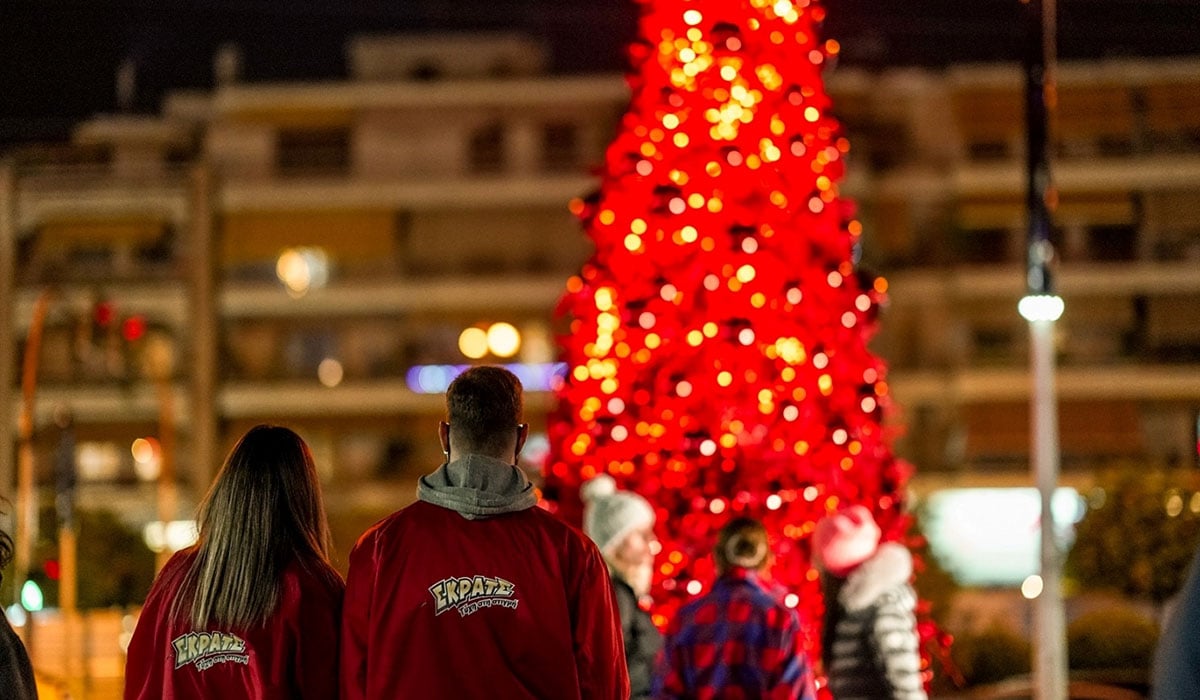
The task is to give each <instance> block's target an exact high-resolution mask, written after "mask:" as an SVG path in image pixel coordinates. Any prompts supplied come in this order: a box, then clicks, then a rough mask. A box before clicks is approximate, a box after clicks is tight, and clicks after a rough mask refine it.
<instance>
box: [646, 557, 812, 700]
mask: <svg viewBox="0 0 1200 700" xmlns="http://www.w3.org/2000/svg"><path fill="white" fill-rule="evenodd" d="M799 635H800V618H799V617H798V616H797V615H796V611H794V610H791V609H789V608H787V607H785V606H784V605H783V604H781V603H780V602H779V601H777V600H776V599H775V598H774V597H773V596H772V595H771V594H770V593H769V592H768V591H767V590H766V589H765V588H763V586H762V584H761V583H759V581H758V578H757V577H756V576H755V575H754V573H752V572H750V571H747V570H746V569H738V568H735V569H733V570H732V571H729V572H727V573H726V574H725V575H724V576H722V577H721V578H719V579H717V581H716V582H715V583H714V584H713V588H712V590H711V591H709V592H708V594H707V595H704V596H703V597H701V598H698V599H696V600H694V601H692V602H690V603H688V604H687V605H685V606H683V608H681V609H680V610H679V613H678V614H677V615H676V616H675V619H674V620H673V621H672V622H671V625H670V627H669V628H668V630H667V642H666V648H665V649H664V650H663V656H662V657H661V662H660V668H659V672H658V673H657V674H656V678H655V681H654V697H655V698H660V699H662V700H666V699H668V698H688V699H689V700H718V699H720V700H734V699H738V700H743V699H744V700H750V699H751V698H761V699H763V700H816V697H817V693H816V690H815V688H814V684H813V673H812V668H811V667H810V666H809V664H808V659H807V657H806V656H805V655H804V652H803V650H802V649H801V648H800V646H799Z"/></svg>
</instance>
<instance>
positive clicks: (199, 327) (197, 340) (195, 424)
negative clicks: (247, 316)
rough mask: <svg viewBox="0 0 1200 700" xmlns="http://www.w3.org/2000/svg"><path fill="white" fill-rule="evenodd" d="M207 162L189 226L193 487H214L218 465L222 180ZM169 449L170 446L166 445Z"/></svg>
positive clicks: (196, 178)
mask: <svg viewBox="0 0 1200 700" xmlns="http://www.w3.org/2000/svg"><path fill="white" fill-rule="evenodd" d="M214 180H215V177H214V175H213V174H212V172H211V171H210V170H209V166H208V165H207V164H206V163H201V164H199V165H197V166H196V167H195V168H193V169H192V172H191V177H190V185H191V207H190V209H189V230H188V243H189V250H188V253H189V255H188V273H187V274H188V277H189V282H190V288H191V299H190V302H191V304H190V306H191V314H190V319H191V342H190V346H191V356H190V357H189V358H188V366H189V369H190V371H191V374H192V376H191V380H192V385H191V389H192V397H191V400H192V403H191V407H192V409H191V424H190V427H191V443H190V446H189V450H188V454H189V456H190V458H191V459H192V487H193V489H194V491H195V493H197V494H203V493H204V492H205V491H207V490H208V485H209V482H210V481H212V477H213V473H214V472H215V471H216V465H215V464H214V455H215V454H216V442H217V440H218V434H217V432H218V431H217V388H216V385H217V370H218V368H217V341H216V338H217V294H218V285H217V273H216V263H215V256H214V252H213V242H214V240H215V238H216V235H215V226H214V217H215V216H216V214H217V211H216V207H217V206H218V201H219V200H218V197H217V191H216V188H217V183H216V182H214ZM164 449H165V446H164Z"/></svg>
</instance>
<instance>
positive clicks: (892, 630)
mask: <svg viewBox="0 0 1200 700" xmlns="http://www.w3.org/2000/svg"><path fill="white" fill-rule="evenodd" d="M880 535H881V533H880V531H879V526H878V525H876V524H875V518H874V517H873V516H872V515H871V511H869V510H867V509H866V508H865V507H864V506H851V507H849V508H846V509H844V510H841V511H838V512H837V513H835V514H833V515H831V516H829V517H827V518H824V519H823V520H821V521H820V522H819V523H817V528H816V531H815V532H813V563H814V564H816V566H817V569H818V570H820V571H821V573H822V574H823V575H824V579H825V580H824V584H825V586H824V588H825V625H824V629H823V634H822V640H821V641H822V645H821V646H822V658H823V660H824V662H825V673H826V674H828V676H829V690H830V691H831V693H832V694H833V697H834V698H835V699H836V700H881V699H882V698H888V699H889V700H926V697H927V696H926V693H925V685H924V679H923V677H922V673H921V658H920V652H919V650H918V637H917V629H916V617H915V613H914V610H915V608H916V603H917V597H916V593H915V592H914V591H913V588H912V586H911V585H909V582H908V580H909V578H911V577H912V571H913V563H912V555H911V554H909V552H908V550H907V549H905V548H904V546H903V545H902V544H900V543H898V542H887V543H883V544H880Z"/></svg>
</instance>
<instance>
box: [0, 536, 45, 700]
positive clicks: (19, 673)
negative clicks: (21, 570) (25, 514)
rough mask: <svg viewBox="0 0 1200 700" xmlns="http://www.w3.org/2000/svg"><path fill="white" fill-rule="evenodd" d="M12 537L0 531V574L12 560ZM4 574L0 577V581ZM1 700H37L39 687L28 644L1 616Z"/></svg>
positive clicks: (6, 619)
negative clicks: (28, 651) (35, 680)
mask: <svg viewBox="0 0 1200 700" xmlns="http://www.w3.org/2000/svg"><path fill="white" fill-rule="evenodd" d="M12 554H13V546H12V538H10V537H9V536H8V533H7V532H4V531H3V530H0V571H3V570H4V567H6V566H8V562H9V560H11V559H12ZM2 578H3V574H0V579H2ZM0 619H3V621H4V622H3V624H0V697H3V698H11V699H12V700H37V684H36V683H35V682H34V679H33V665H32V664H30V663H29V654H27V653H25V645H24V644H21V639H20V637H18V636H17V633H16V632H14V631H13V628H12V626H11V625H10V624H8V618H6V617H4V616H3V615H0Z"/></svg>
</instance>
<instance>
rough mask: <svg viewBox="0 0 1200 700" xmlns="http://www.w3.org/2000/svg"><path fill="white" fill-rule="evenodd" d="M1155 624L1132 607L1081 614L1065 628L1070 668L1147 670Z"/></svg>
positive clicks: (1156, 628) (1152, 654)
mask: <svg viewBox="0 0 1200 700" xmlns="http://www.w3.org/2000/svg"><path fill="white" fill-rule="evenodd" d="M1157 643H1158V627H1157V625H1155V623H1154V621H1153V620H1149V619H1147V618H1146V617H1145V616H1144V615H1142V614H1140V613H1138V612H1137V611H1135V610H1130V609H1127V608H1119V607H1118V608H1111V609H1108V610H1095V611H1092V612H1089V613H1085V614H1083V615H1080V616H1079V617H1078V618H1077V619H1076V620H1075V621H1074V622H1072V623H1071V624H1070V625H1069V626H1068V627H1067V662H1068V664H1069V665H1070V667H1071V668H1072V669H1081V670H1082V669H1106V670H1112V669H1120V670H1128V669H1139V670H1140V669H1149V668H1150V664H1151V663H1152V661H1153V659H1154V646H1155V645H1156V644H1157Z"/></svg>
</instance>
